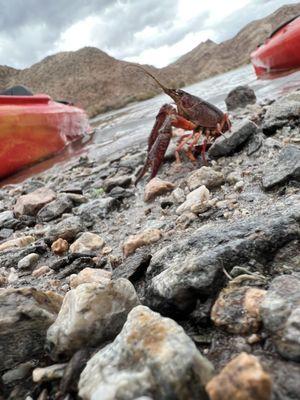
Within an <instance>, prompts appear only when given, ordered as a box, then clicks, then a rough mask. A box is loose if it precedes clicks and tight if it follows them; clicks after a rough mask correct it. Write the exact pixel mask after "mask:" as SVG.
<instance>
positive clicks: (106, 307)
mask: <svg viewBox="0 0 300 400" xmlns="http://www.w3.org/2000/svg"><path fill="white" fill-rule="evenodd" d="M138 304H139V299H138V297H137V294H136V292H135V289H134V287H133V285H132V284H131V283H130V282H129V281H128V280H127V279H123V278H120V279H117V280H115V281H108V282H106V283H101V284H99V283H85V284H82V285H79V286H77V288H76V289H72V290H70V291H69V292H68V293H67V294H66V295H65V297H64V301H63V305H62V307H61V309H60V312H59V314H58V317H57V319H56V321H55V323H54V324H53V325H51V327H50V328H49V329H48V332H47V341H48V343H50V345H51V346H53V345H54V353H55V354H62V353H68V354H72V353H73V352H75V351H76V350H78V349H80V348H81V347H86V346H89V345H90V346H93V345H98V344H101V343H103V342H104V341H105V340H109V339H113V338H114V337H115V336H116V335H117V334H118V333H119V332H120V330H121V328H122V326H123V324H124V322H125V320H126V317H127V314H128V313H129V311H130V310H131V309H132V308H133V307H135V306H136V305H138Z"/></svg>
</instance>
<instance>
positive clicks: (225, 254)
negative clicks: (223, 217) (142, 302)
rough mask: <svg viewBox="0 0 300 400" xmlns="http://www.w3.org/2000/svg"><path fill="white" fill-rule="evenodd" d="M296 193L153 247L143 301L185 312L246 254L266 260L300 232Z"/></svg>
mask: <svg viewBox="0 0 300 400" xmlns="http://www.w3.org/2000/svg"><path fill="white" fill-rule="evenodd" d="M299 217H300V208H299V198H297V197H296V199H295V200H293V201H292V202H291V204H290V203H289V204H286V206H285V208H284V207H283V209H279V210H276V209H269V210H268V212H267V213H266V214H265V215H256V216H254V217H250V218H247V219H244V220H242V221H239V222H232V223H228V222H224V223H220V224H218V225H212V224H208V225H205V226H202V227H201V228H200V229H198V230H197V231H195V232H194V233H193V234H192V235H191V236H190V237H188V238H187V239H185V240H180V241H179V242H175V243H173V244H172V245H170V246H167V247H164V248H163V249H162V250H160V251H158V252H157V253H155V254H154V255H153V257H152V259H151V262H150V265H149V267H148V270H147V276H148V279H149V281H148V288H147V293H146V299H147V304H149V305H150V306H151V307H152V308H155V309H158V310H160V311H162V312H163V313H171V314H173V313H180V314H181V313H186V312H189V311H192V310H193V309H194V307H195V304H196V301H197V298H201V297H203V296H204V297H205V296H207V295H211V294H214V293H216V291H218V289H219V288H220V286H221V285H223V282H224V279H225V275H224V272H223V267H225V268H226V270H227V271H228V272H230V270H231V268H233V267H234V266H236V265H242V264H244V263H246V262H248V261H249V260H257V261H259V262H262V263H264V262H266V261H267V260H268V259H269V258H270V256H271V255H272V254H274V253H275V252H276V251H277V250H278V249H279V248H281V247H282V246H283V245H284V244H285V243H288V242H290V241H292V240H294V239H296V238H299V237H300V229H299Z"/></svg>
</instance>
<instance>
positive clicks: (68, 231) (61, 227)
mask: <svg viewBox="0 0 300 400" xmlns="http://www.w3.org/2000/svg"><path fill="white" fill-rule="evenodd" d="M82 229H83V227H82V221H81V219H80V218H79V217H76V216H73V217H69V218H65V219H63V220H62V221H61V222H59V223H58V224H56V225H53V226H50V228H49V229H48V231H47V232H46V237H47V238H48V239H49V240H50V241H51V242H54V241H55V240H57V239H59V238H62V239H65V240H67V241H72V240H73V239H75V237H76V235H77V234H78V233H79V232H81V230H82Z"/></svg>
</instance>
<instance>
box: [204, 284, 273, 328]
mask: <svg viewBox="0 0 300 400" xmlns="http://www.w3.org/2000/svg"><path fill="white" fill-rule="evenodd" d="M266 293H267V292H266V291H265V290H262V289H258V288H254V287H250V286H242V287H231V286H229V287H227V288H225V289H223V290H222V291H221V293H220V294H219V296H218V298H217V300H216V302H215V304H214V306H213V308H212V311H211V319H212V320H213V322H214V324H215V325H216V326H220V327H222V328H224V329H225V330H226V331H227V332H231V333H238V334H246V333H253V332H256V331H257V330H258V329H259V328H260V326H261V316H260V312H259V309H260V305H261V303H262V301H263V299H264V298H265V296H266Z"/></svg>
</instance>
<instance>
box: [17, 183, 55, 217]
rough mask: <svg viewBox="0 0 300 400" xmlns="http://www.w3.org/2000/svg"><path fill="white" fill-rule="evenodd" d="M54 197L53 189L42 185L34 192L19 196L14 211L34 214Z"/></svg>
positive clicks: (20, 213) (22, 213) (18, 213)
mask: <svg viewBox="0 0 300 400" xmlns="http://www.w3.org/2000/svg"><path fill="white" fill-rule="evenodd" d="M55 198H56V194H55V192H54V191H53V190H51V189H49V188H46V187H42V188H39V189H37V190H35V191H34V192H31V193H29V194H25V195H23V196H20V197H19V198H18V200H17V202H16V204H15V206H14V213H15V214H16V215H17V216H19V215H24V214H26V215H36V214H37V212H38V211H39V210H40V209H41V208H42V207H43V206H44V205H46V204H47V203H50V202H51V201H52V200H54V199H55Z"/></svg>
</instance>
